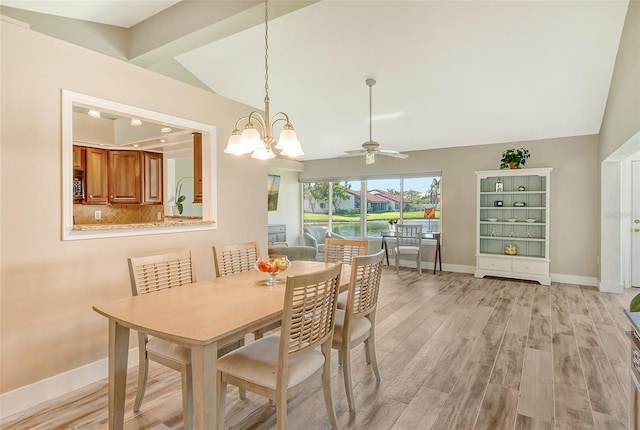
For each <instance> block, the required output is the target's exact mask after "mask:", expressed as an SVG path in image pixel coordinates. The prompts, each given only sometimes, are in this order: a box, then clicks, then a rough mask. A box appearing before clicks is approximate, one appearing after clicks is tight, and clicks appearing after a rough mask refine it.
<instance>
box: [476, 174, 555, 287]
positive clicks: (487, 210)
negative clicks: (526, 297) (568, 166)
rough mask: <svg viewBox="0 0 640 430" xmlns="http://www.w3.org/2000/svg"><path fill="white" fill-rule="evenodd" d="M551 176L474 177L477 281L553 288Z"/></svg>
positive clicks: (507, 175)
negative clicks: (518, 282) (489, 278)
mask: <svg viewBox="0 0 640 430" xmlns="http://www.w3.org/2000/svg"><path fill="white" fill-rule="evenodd" d="M551 170H552V169H551V168H539V169H513V170H486V171H479V172H476V175H477V179H478V180H477V183H478V184H477V196H478V203H477V216H476V219H477V221H476V225H477V229H476V270H475V276H476V277H477V278H482V277H484V276H500V277H506V278H516V279H526V280H531V281H538V282H540V283H541V284H542V285H550V284H551V276H550V274H549V264H550V262H551V260H550V259H549V219H550V218H549V216H550V210H551V208H550V204H549V203H550V193H551V182H550V175H551Z"/></svg>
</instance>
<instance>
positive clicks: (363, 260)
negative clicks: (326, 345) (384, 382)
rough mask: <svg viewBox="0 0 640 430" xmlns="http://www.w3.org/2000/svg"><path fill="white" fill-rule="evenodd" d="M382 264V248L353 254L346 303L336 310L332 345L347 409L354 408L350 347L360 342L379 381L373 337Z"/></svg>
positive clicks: (352, 409) (374, 337)
mask: <svg viewBox="0 0 640 430" xmlns="http://www.w3.org/2000/svg"><path fill="white" fill-rule="evenodd" d="M383 264H384V250H380V251H379V252H377V253H376V254H372V255H363V256H358V257H355V258H354V260H353V264H352V265H351V279H350V282H349V289H348V290H347V294H348V296H347V306H346V308H345V309H344V310H342V309H338V311H337V312H336V325H335V328H334V331H333V348H334V349H337V350H338V364H339V365H341V366H342V376H343V379H344V388H345V390H346V392H347V402H348V403H349V410H351V411H355V410H356V403H355V398H354V396H353V384H352V378H351V349H353V348H355V347H356V346H358V345H360V344H361V343H363V342H364V347H365V358H366V360H367V364H371V366H372V367H373V372H374V374H375V376H376V380H377V381H378V382H379V381H380V370H379V369H378V359H377V357H376V342H375V340H376V309H377V304H378V293H379V291H380V280H381V278H382V265H383Z"/></svg>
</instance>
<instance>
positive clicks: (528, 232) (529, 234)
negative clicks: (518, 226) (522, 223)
mask: <svg viewBox="0 0 640 430" xmlns="http://www.w3.org/2000/svg"><path fill="white" fill-rule="evenodd" d="M524 237H526V238H528V239H533V234H531V232H530V231H529V229H528V228H527V234H525V236H524Z"/></svg>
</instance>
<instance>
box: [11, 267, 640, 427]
mask: <svg viewBox="0 0 640 430" xmlns="http://www.w3.org/2000/svg"><path fill="white" fill-rule="evenodd" d="M637 292H638V291H635V290H633V291H632V290H629V291H628V292H626V293H625V294H623V295H612V294H602V293H599V292H598V291H597V289H595V288H593V287H583V286H577V285H569V284H557V283H554V284H552V285H551V286H550V287H546V286H541V285H538V284H537V283H533V282H525V281H517V280H504V279H496V278H485V279H476V278H474V277H473V276H472V275H467V274H459V273H448V272H439V273H437V274H436V275H433V274H432V273H431V272H427V271H425V272H424V273H423V274H422V275H418V274H417V273H416V271H415V270H411V269H405V270H401V271H400V273H399V275H396V273H395V269H394V268H389V267H385V270H384V273H383V281H382V289H381V293H380V300H379V310H378V316H377V324H376V331H377V335H376V339H377V351H378V361H379V363H380V368H381V374H382V381H381V382H380V383H376V380H375V378H374V376H373V373H372V370H371V368H370V366H367V365H366V364H365V359H364V350H363V348H362V347H358V348H357V349H356V350H354V353H353V357H352V363H353V365H352V369H353V383H354V391H355V396H356V405H357V412H355V413H350V412H349V409H348V407H347V401H346V396H345V391H344V386H343V383H342V377H341V374H340V371H339V369H338V367H337V354H335V353H334V357H333V358H334V361H333V363H334V366H333V377H332V384H333V386H332V389H333V394H334V403H335V407H336V413H337V416H338V425H339V427H340V428H341V429H367V430H378V429H380V430H383V429H391V430H408V429H419V430H428V429H433V430H441V429H442V430H444V429H469V430H474V429H477V430H501V429H508V430H533V429H537V430H547V429H549V430H551V429H558V430H560V429H562V430H564V429H576V430H588V429H594V430H605V429H611V430H614V429H615V430H618V429H626V428H628V408H629V400H628V398H629V378H628V373H627V372H628V369H627V366H628V361H627V360H628V342H627V340H626V338H625V336H624V331H625V330H628V329H629V324H628V323H627V320H626V317H625V316H624V314H623V312H622V310H623V309H624V308H625V307H628V304H629V301H630V300H631V298H632V297H633V295H634V294H635V293H637ZM249 339H250V337H249V336H248V337H247V340H248V341H249ZM136 374H137V368H134V369H131V370H130V372H129V375H128V384H127V406H126V411H127V412H126V416H125V420H126V423H125V428H126V429H127V430H142V429H154V430H160V429H167V428H169V429H181V428H182V411H181V404H182V403H181V392H180V376H179V374H178V373H177V372H173V371H171V370H168V369H166V368H163V367H162V366H159V365H156V364H154V363H152V364H151V368H150V374H149V385H148V388H147V395H146V397H145V401H144V403H143V405H142V412H141V413H140V414H138V415H136V416H134V415H133V413H132V411H131V409H132V404H133V400H134V396H135V384H136ZM288 409H289V412H288V428H289V429H292V430H296V429H304V430H314V429H328V428H330V425H329V420H328V418H327V416H326V410H325V406H324V399H323V396H322V389H321V385H320V383H319V382H318V383H317V384H314V385H313V387H311V388H310V389H308V390H305V391H303V392H301V393H299V394H297V395H296V396H295V397H293V398H291V399H290V400H289V408H288ZM1 428H2V429H4V430H15V429H47V430H54V429H65V430H66V429H78V430H79V429H83V430H84V429H105V428H107V383H106V380H105V381H101V382H99V383H96V384H94V385H92V386H90V387H86V388H83V389H81V390H78V391H76V392H73V393H70V394H68V395H66V396H64V397H61V398H59V399H55V400H53V401H51V402H48V403H47V404H44V405H41V406H38V407H36V408H33V409H32V410H29V411H25V412H24V413H22V414H18V415H16V416H13V417H9V418H8V419H6V420H5V421H4V422H3V423H2V425H1ZM226 428H228V429H264V430H267V429H274V428H275V408H274V407H271V406H269V405H268V404H267V401H266V399H264V398H261V397H259V396H256V395H254V394H252V393H248V397H247V399H246V400H240V399H239V398H238V395H237V390H229V394H228V399H227V413H226Z"/></svg>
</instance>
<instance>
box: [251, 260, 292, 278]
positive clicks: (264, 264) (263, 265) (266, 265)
mask: <svg viewBox="0 0 640 430" xmlns="http://www.w3.org/2000/svg"><path fill="white" fill-rule="evenodd" d="M255 267H256V269H258V270H259V271H261V272H263V273H266V274H267V276H268V277H269V279H268V280H267V282H265V285H268V286H272V285H274V284H278V283H280V282H282V281H278V280H277V279H276V276H277V275H278V273H280V272H284V271H285V270H287V269H288V268H289V267H291V261H289V259H288V258H287V256H286V255H270V256H269V258H259V259H258V261H256V263H255Z"/></svg>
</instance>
